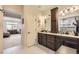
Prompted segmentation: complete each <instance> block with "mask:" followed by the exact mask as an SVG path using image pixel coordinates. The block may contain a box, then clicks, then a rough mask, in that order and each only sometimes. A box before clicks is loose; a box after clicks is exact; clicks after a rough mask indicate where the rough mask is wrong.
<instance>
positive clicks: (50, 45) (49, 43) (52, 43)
mask: <svg viewBox="0 0 79 59" xmlns="http://www.w3.org/2000/svg"><path fill="white" fill-rule="evenodd" d="M47 47H48V48H50V49H52V50H54V51H55V37H54V36H53V35H47Z"/></svg>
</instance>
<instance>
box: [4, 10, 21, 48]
mask: <svg viewBox="0 0 79 59" xmlns="http://www.w3.org/2000/svg"><path fill="white" fill-rule="evenodd" d="M4 11H5V12H4V16H3V40H4V49H8V48H11V47H14V46H20V45H21V33H22V16H21V14H19V13H17V12H16V11H13V10H9V9H4Z"/></svg>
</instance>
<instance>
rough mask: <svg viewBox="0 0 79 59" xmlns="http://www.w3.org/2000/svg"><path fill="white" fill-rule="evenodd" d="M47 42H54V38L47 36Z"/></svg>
mask: <svg viewBox="0 0 79 59" xmlns="http://www.w3.org/2000/svg"><path fill="white" fill-rule="evenodd" d="M47 42H51V43H53V42H55V36H53V35H47Z"/></svg>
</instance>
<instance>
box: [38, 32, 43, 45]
mask: <svg viewBox="0 0 79 59" xmlns="http://www.w3.org/2000/svg"><path fill="white" fill-rule="evenodd" d="M38 43H39V44H41V43H42V36H41V34H40V33H38Z"/></svg>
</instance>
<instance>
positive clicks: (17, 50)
mask: <svg viewBox="0 0 79 59" xmlns="http://www.w3.org/2000/svg"><path fill="white" fill-rule="evenodd" d="M55 53H56V54H76V49H72V48H69V47H66V46H61V47H60V48H59V50H58V51H57V52H55V51H53V50H50V49H48V48H46V47H44V46H42V45H34V46H32V47H29V48H25V49H23V48H22V47H21V46H15V47H12V48H8V49H5V50H4V52H3V54H55Z"/></svg>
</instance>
